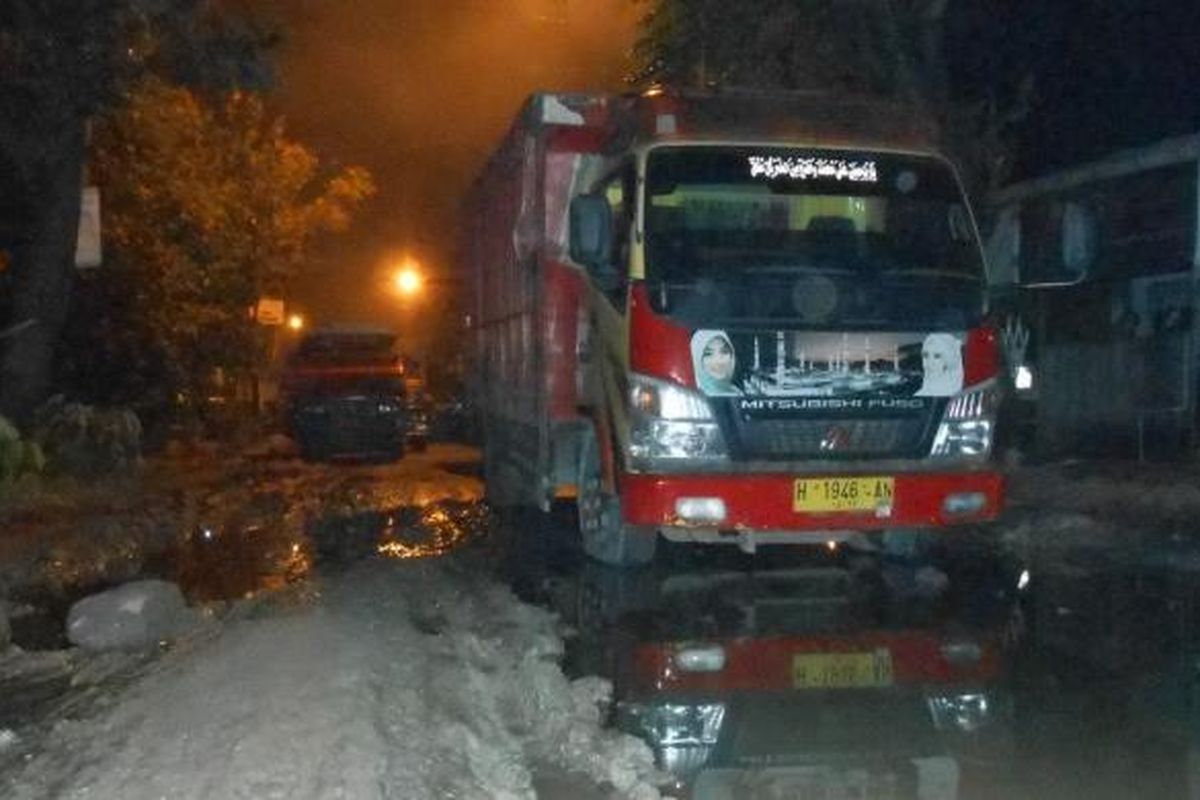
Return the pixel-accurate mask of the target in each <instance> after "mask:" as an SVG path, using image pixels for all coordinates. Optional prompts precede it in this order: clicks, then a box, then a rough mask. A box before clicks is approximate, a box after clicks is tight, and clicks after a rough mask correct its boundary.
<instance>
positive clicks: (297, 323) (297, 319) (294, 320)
mask: <svg viewBox="0 0 1200 800" xmlns="http://www.w3.org/2000/svg"><path fill="white" fill-rule="evenodd" d="M287 326H288V329H289V330H292V331H302V330H304V317H302V316H300V315H299V314H291V315H289V316H288V318H287Z"/></svg>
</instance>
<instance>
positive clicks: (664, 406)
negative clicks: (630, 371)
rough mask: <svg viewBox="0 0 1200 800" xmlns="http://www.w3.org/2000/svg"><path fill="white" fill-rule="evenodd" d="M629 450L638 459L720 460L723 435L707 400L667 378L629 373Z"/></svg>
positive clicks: (725, 452) (723, 444)
mask: <svg viewBox="0 0 1200 800" xmlns="http://www.w3.org/2000/svg"><path fill="white" fill-rule="evenodd" d="M629 402H630V407H631V410H632V415H633V426H632V430H631V431H630V439H629V453H630V455H631V456H633V457H634V458H638V459H660V458H678V459H688V460H695V459H714V460H719V459H724V458H725V457H726V455H727V451H726V449H725V437H724V436H723V435H722V434H721V429H720V426H718V425H717V421H716V419H715V418H714V417H713V413H712V407H711V406H710V405H709V404H708V400H707V399H706V398H705V397H704V396H703V395H701V394H700V393H698V392H693V391H691V390H688V389H685V388H683V387H682V386H677V385H675V384H673V383H668V382H667V381H660V380H657V379H655V378H649V377H646V376H645V375H633V376H632V378H631V380H630V386H629Z"/></svg>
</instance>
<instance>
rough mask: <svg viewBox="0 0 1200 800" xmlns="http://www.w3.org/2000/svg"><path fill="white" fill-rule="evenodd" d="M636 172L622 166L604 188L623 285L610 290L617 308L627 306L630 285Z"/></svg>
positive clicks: (613, 256) (613, 243) (615, 260)
mask: <svg viewBox="0 0 1200 800" xmlns="http://www.w3.org/2000/svg"><path fill="white" fill-rule="evenodd" d="M633 187H634V174H633V169H632V167H628V166H627V167H623V168H622V169H621V171H620V172H618V173H616V174H615V175H613V176H611V177H610V178H609V179H608V180H607V181H606V182H605V183H604V186H603V188H602V190H601V191H602V192H603V194H604V197H605V199H606V200H608V205H609V208H610V209H612V222H613V225H612V237H613V238H612V250H611V252H612V259H613V263H612V266H613V268H614V269H615V270H616V271H617V274H618V275H620V276H621V282H620V285H619V286H618V287H617V288H616V289H615V290H614V291H612V292H610V293H609V294H608V298H609V300H611V301H612V303H613V305H615V306H616V307H617V309H618V310H620V311H624V310H625V296H626V290H627V289H628V286H629V253H630V235H631V234H630V232H631V230H632V227H633V208H634V203H633V198H634V190H633Z"/></svg>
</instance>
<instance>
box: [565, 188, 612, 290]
mask: <svg viewBox="0 0 1200 800" xmlns="http://www.w3.org/2000/svg"><path fill="white" fill-rule="evenodd" d="M612 224H613V223H612V209H611V208H610V207H609V205H608V200H606V199H605V198H604V197H602V196H600V195H595V194H582V195H579V196H578V197H575V198H574V199H573V200H571V215H570V226H571V260H572V261H574V262H575V263H577V264H583V265H584V266H586V267H587V268H588V271H589V272H591V273H592V274H596V273H597V272H608V271H611V269H612Z"/></svg>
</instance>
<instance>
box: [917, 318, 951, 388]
mask: <svg viewBox="0 0 1200 800" xmlns="http://www.w3.org/2000/svg"><path fill="white" fill-rule="evenodd" d="M921 369H922V371H923V374H922V383H921V388H920V389H918V390H917V394H916V396H917V397H949V396H950V395H953V394H958V393H959V392H961V391H962V388H963V363H962V344H961V343H960V342H959V341H958V338H957V337H955V336H952V335H951V334H949V333H931V334H929V335H928V336H926V337H925V341H924V343H922V345H921Z"/></svg>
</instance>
